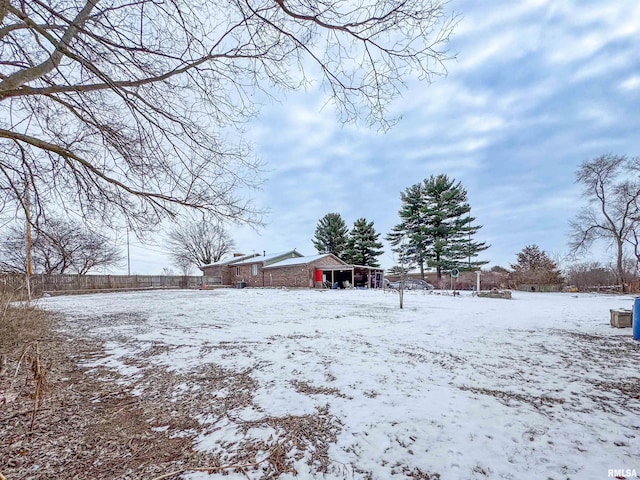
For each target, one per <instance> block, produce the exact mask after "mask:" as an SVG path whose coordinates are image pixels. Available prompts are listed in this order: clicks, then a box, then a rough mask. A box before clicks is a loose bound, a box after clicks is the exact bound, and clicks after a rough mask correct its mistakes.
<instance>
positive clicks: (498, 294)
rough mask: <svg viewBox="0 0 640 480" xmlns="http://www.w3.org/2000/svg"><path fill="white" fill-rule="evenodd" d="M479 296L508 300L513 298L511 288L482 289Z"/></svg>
mask: <svg viewBox="0 0 640 480" xmlns="http://www.w3.org/2000/svg"><path fill="white" fill-rule="evenodd" d="M478 296H479V297H483V298H504V299H506V300H511V290H498V289H493V290H481V291H479V292H478Z"/></svg>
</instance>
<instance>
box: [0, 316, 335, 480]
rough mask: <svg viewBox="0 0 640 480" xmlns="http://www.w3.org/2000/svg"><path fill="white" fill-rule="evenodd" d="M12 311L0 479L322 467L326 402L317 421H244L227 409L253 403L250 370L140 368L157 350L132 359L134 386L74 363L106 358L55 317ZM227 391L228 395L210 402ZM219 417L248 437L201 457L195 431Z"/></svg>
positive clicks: (273, 472) (0, 381)
mask: <svg viewBox="0 0 640 480" xmlns="http://www.w3.org/2000/svg"><path fill="white" fill-rule="evenodd" d="M9 313H10V314H11V315H12V317H11V320H10V321H9V317H7V320H6V321H4V322H3V323H2V324H0V338H1V339H2V344H1V350H0V353H2V354H3V355H4V358H5V359H6V368H5V369H4V374H3V375H2V376H0V431H2V432H3V433H2V436H0V475H4V476H6V478H8V479H11V480H17V479H27V478H28V479H33V480H39V479H50V478H65V479H94V478H95V479H98V478H100V479H102V478H119V479H155V480H161V479H169V478H179V477H180V475H181V474H183V473H186V472H189V471H205V472H209V473H223V474H224V473H225V472H230V471H232V472H238V473H245V474H246V473H248V472H249V471H253V472H254V473H257V474H258V475H259V477H260V478H264V479H275V478H278V477H279V476H280V475H282V474H283V473H292V474H295V473H296V470H295V468H294V463H295V462H296V461H299V460H301V459H306V462H307V463H308V464H309V465H312V466H313V467H314V468H315V469H316V470H317V471H318V472H326V471H327V468H328V465H329V455H328V450H329V445H330V444H331V443H332V442H334V441H335V438H336V435H337V433H338V432H339V430H340V424H339V422H338V421H337V420H336V419H335V417H333V416H332V415H330V413H329V411H328V408H326V407H323V408H320V409H318V411H317V412H316V414H312V415H302V416H287V417H265V418H263V419H260V420H255V421H251V422H245V421H242V420H239V419H237V418H234V417H233V414H232V412H234V411H237V410H238V409H242V408H245V407H250V406H252V401H253V395H254V392H255V389H256V387H257V385H256V383H255V381H254V379H253V377H252V375H251V374H252V371H251V370H245V371H240V372H232V371H228V370H225V369H222V368H220V367H218V366H216V365H211V364H203V365H201V366H200V367H199V368H196V369H194V370H193V371H191V372H189V374H188V375H185V374H178V373H175V372H170V371H168V370H167V369H166V368H159V367H154V366H152V365H150V364H149V363H145V362H146V361H147V360H148V358H146V357H149V356H150V355H156V354H159V353H162V352H168V351H170V349H171V347H169V346H166V345H155V346H154V347H153V348H152V350H153V351H151V352H147V353H148V354H147V355H141V356H137V357H135V358H130V359H128V361H127V363H128V364H131V365H135V366H138V367H140V368H141V369H142V370H141V371H143V372H144V374H143V375H142V376H141V378H138V379H136V382H135V384H131V383H128V382H126V381H125V380H130V379H125V378H123V377H121V376H120V375H118V374H117V373H115V372H114V371H113V370H111V369H106V368H102V367H81V366H79V365H82V364H83V362H86V361H87V360H95V359H99V358H101V357H104V356H105V355H106V354H105V352H104V350H103V346H102V345H101V344H100V343H99V342H96V341H92V340H87V339H86V337H77V338H68V337H65V336H63V335H60V334H57V333H55V332H54V329H53V327H54V326H55V324H56V322H57V321H59V320H60V319H56V318H54V317H52V316H48V315H45V314H44V313H43V312H41V311H38V310H37V309H29V310H23V311H15V312H13V311H10V312H9ZM14 313H15V314H16V315H15V317H14V316H13V314H14ZM25 313H26V314H25ZM223 347H224V346H223ZM191 387H193V388H191ZM223 390H224V391H225V392H227V394H226V395H224V396H221V397H217V396H216V395H215V392H219V391H223ZM316 393H320V392H316ZM322 393H325V394H336V393H337V392H333V391H331V392H329V391H326V392H325V391H324V390H323V392H322ZM224 419H228V420H230V421H233V422H235V423H236V424H237V425H238V429H239V431H240V432H242V433H244V434H245V436H244V438H243V440H242V441H240V442H237V443H236V444H229V445H224V448H223V449H222V450H221V451H219V452H216V453H203V452H201V451H197V450H196V449H195V447H194V446H195V440H196V438H197V436H198V435H199V434H201V433H206V432H207V430H208V429H215V425H216V423H217V422H219V421H221V420H224ZM251 429H263V430H264V429H270V430H272V431H273V432H274V434H273V435H272V437H271V438H269V440H267V441H266V440H257V439H255V438H252V437H251V436H250V435H247V434H248V432H249V430H251ZM0 478H1V477H0Z"/></svg>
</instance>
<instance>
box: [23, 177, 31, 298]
mask: <svg viewBox="0 0 640 480" xmlns="http://www.w3.org/2000/svg"><path fill="white" fill-rule="evenodd" d="M24 216H25V219H26V222H27V228H26V230H27V238H26V241H27V265H26V267H27V269H26V270H27V277H26V281H27V299H28V300H29V301H31V276H32V275H33V255H32V254H31V246H32V243H33V241H32V238H31V195H30V193H29V178H28V177H25V179H24Z"/></svg>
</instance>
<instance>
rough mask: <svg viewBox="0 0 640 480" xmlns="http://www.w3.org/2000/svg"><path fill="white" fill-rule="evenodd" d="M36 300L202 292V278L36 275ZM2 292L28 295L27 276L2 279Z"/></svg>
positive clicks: (33, 279)
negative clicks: (98, 293)
mask: <svg viewBox="0 0 640 480" xmlns="http://www.w3.org/2000/svg"><path fill="white" fill-rule="evenodd" d="M30 286H31V294H32V296H36V297H38V296H41V295H43V294H45V293H49V294H56V293H62V292H69V293H71V292H91V291H96V290H142V289H151V288H158V289H161V288H200V287H202V276H175V275H174V276H171V275H75V274H52V275H44V274H40V275H33V276H32V277H31V281H30ZM0 289H2V291H3V292H6V293H11V294H12V295H13V296H15V297H22V296H24V295H25V294H26V291H27V289H26V279H25V276H24V275H17V274H16V275H0Z"/></svg>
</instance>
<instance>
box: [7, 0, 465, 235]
mask: <svg viewBox="0 0 640 480" xmlns="http://www.w3.org/2000/svg"><path fill="white" fill-rule="evenodd" d="M445 3H446V2H445V1H444V0H406V1H403V2H397V1H395V0H361V1H358V2H355V3H345V2H339V1H337V0H320V1H314V2H307V1H304V0H286V1H285V0H274V1H264V0H231V1H227V0H225V1H222V0H184V1H175V0H169V1H162V2H158V1H156V0H127V1H125V0H30V1H28V2H25V1H24V0H3V1H1V2H0V49H1V52H2V54H1V55H0V108H2V115H0V193H2V194H4V195H5V198H4V200H11V199H13V200H14V201H15V200H17V201H20V202H21V201H22V197H21V192H22V190H23V188H21V185H23V184H24V179H25V177H27V178H28V179H29V182H28V183H29V185H30V189H31V192H32V194H33V208H34V210H35V212H36V215H34V217H35V218H38V214H40V215H42V214H43V213H44V210H43V208H42V207H43V205H45V204H51V203H52V202H53V203H55V204H63V205H64V208H65V209H67V210H68V209H70V208H75V209H77V210H79V211H80V213H81V214H82V215H83V216H85V217H86V216H94V218H99V219H105V221H109V220H112V221H114V222H115V221H116V220H115V219H114V218H113V217H114V216H115V215H122V214H124V216H125V217H126V218H127V221H128V222H129V224H130V226H131V227H134V228H136V227H138V228H142V227H145V226H149V225H151V224H157V223H158V222H159V221H161V220H162V219H163V218H165V217H167V216H170V217H171V216H173V215H174V214H175V213H179V210H181V208H182V207H187V208H195V209H200V210H207V211H208V212H210V213H211V214H212V215H214V216H216V217H217V218H218V219H233V220H244V221H259V218H260V217H259V213H260V212H258V211H257V210H256V208H255V207H254V206H253V205H252V204H251V203H250V202H248V201H246V200H244V199H243V198H242V192H243V191H246V187H255V186H257V185H258V183H259V167H260V166H259V164H258V163H257V162H256V161H254V160H253V159H252V158H253V157H251V156H250V152H249V149H248V148H247V146H246V144H244V143H243V142H242V141H241V140H239V141H237V142H236V141H233V140H231V139H232V138H241V135H240V133H241V126H242V122H244V121H245V120H247V119H248V118H250V117H251V116H253V115H255V114H256V105H257V102H255V100H254V97H255V96H256V94H260V92H263V94H262V95H261V96H262V97H263V98H265V96H266V97H269V96H271V95H272V94H273V93H274V92H281V91H288V90H296V89H300V88H306V87H309V86H310V85H312V82H313V81H315V80H318V83H319V84H321V85H319V86H321V87H324V91H325V92H326V93H327V102H329V103H333V104H334V105H335V106H336V107H337V109H338V113H339V117H340V119H341V120H342V121H351V120H357V119H362V120H364V122H366V123H370V124H376V123H377V124H381V125H383V126H386V125H388V121H389V120H388V119H386V118H385V111H386V107H387V106H388V105H389V102H390V101H391V100H392V99H393V98H394V97H396V96H397V95H398V93H399V92H400V89H401V88H402V86H403V83H404V81H405V79H406V78H407V76H408V75H413V76H418V77H420V78H423V79H426V80H427V81H429V80H430V79H431V78H432V76H433V75H438V74H444V73H446V71H445V68H444V65H443V62H444V61H445V60H447V53H446V50H445V47H446V44H447V41H448V37H449V35H450V34H451V31H452V29H453V27H454V24H455V22H456V19H455V18H454V17H449V16H447V15H446V14H445V12H444V4H445ZM2 200H3V199H0V201H2Z"/></svg>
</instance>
